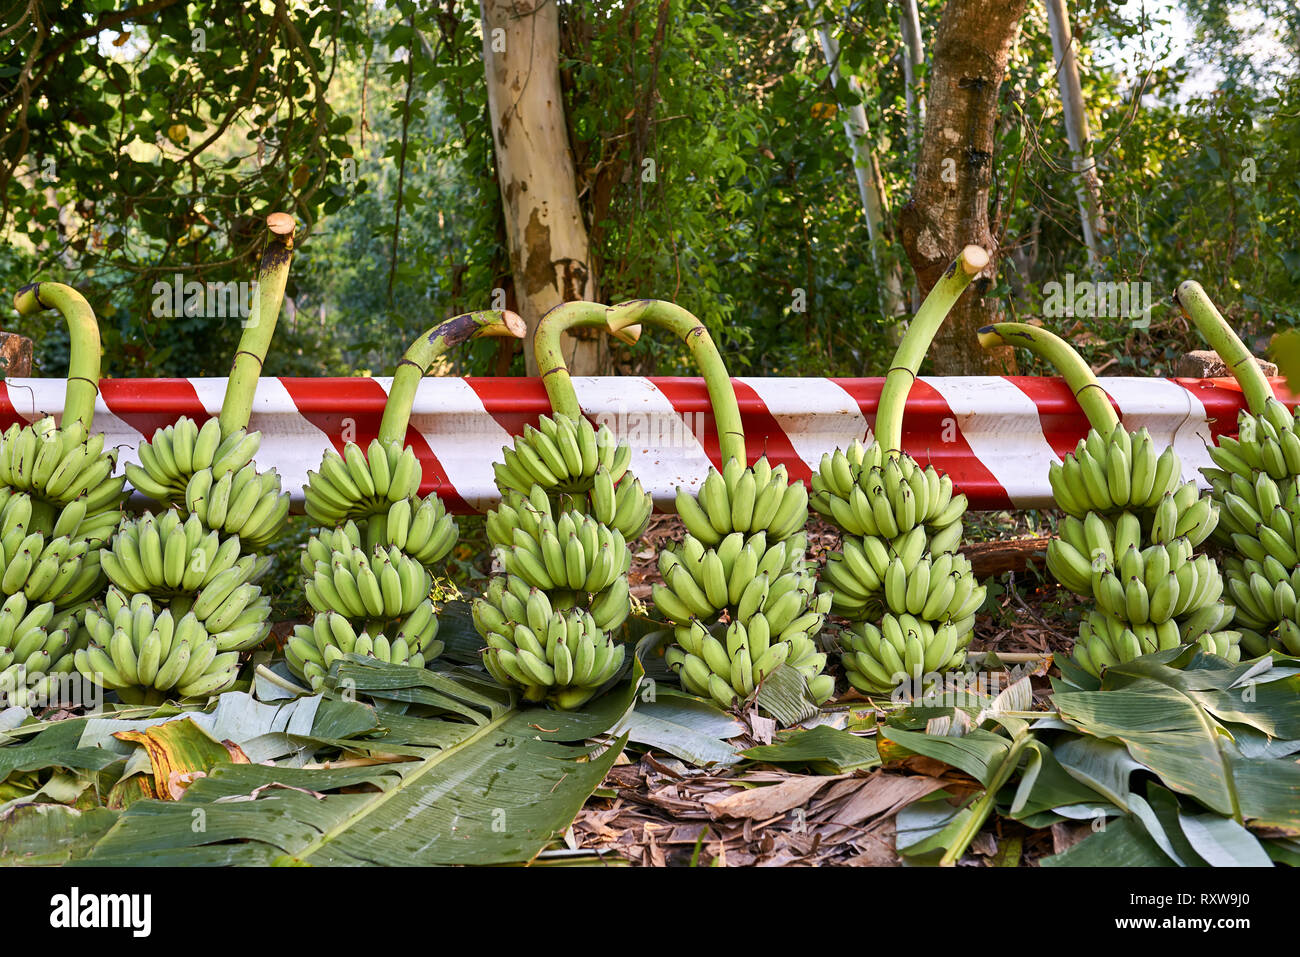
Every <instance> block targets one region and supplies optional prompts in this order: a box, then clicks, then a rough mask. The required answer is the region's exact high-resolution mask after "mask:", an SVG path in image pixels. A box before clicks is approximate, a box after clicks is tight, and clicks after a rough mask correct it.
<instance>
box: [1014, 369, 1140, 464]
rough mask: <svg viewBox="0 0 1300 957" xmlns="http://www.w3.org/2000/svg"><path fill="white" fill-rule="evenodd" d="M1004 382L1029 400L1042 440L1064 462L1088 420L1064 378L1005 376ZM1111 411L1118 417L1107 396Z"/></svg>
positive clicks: (1082, 436) (1082, 432)
mask: <svg viewBox="0 0 1300 957" xmlns="http://www.w3.org/2000/svg"><path fill="white" fill-rule="evenodd" d="M1006 380H1007V381H1008V382H1011V383H1013V384H1014V385H1015V386H1016V388H1018V389H1019V390H1020V391H1021V392H1023V393H1024V394H1025V395H1027V396H1028V397H1029V401H1031V402H1033V403H1034V405H1035V407H1037V409H1038V421H1039V423H1040V424H1041V425H1042V428H1043V437H1044V438H1045V439H1047V444H1048V445H1050V446H1051V447H1052V451H1053V452H1055V453H1056V456H1057V458H1060V459H1064V458H1065V456H1066V453H1068V452H1073V451H1074V449H1075V447H1076V446H1078V444H1079V441H1080V440H1081V439H1083V438H1086V437H1087V435H1088V429H1089V428H1090V426H1089V425H1088V417H1087V416H1086V415H1084V414H1083V408H1082V407H1081V406H1080V405H1079V402H1078V400H1077V399H1075V397H1074V393H1073V392H1071V391H1070V387H1069V386H1068V385H1066V384H1065V380H1064V379H1044V378H1040V377H1038V376H1018V375H1010V376H1006ZM1106 398H1107V399H1109V400H1110V404H1111V408H1113V409H1114V410H1115V412H1116V414H1119V406H1118V405H1116V404H1115V400H1114V399H1111V398H1110V396H1107V397H1106Z"/></svg>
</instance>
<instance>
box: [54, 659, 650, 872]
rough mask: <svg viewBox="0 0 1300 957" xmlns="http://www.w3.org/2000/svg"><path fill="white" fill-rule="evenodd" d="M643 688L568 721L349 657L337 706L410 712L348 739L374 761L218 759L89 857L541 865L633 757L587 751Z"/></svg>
mask: <svg viewBox="0 0 1300 957" xmlns="http://www.w3.org/2000/svg"><path fill="white" fill-rule="evenodd" d="M639 679H640V673H639V671H638V672H636V673H634V675H633V680H632V681H629V682H624V683H623V684H622V685H619V686H617V687H616V688H615V689H614V690H613V691H611V692H610V693H608V694H606V695H605V696H604V697H602V698H599V699H597V700H596V701H594V702H592V703H591V704H590V705H589V706H588V707H587V708H586V709H585V710H583V711H580V712H574V713H557V712H552V711H547V710H543V709H536V708H529V709H521V708H519V707H518V706H517V705H516V704H515V702H514V701H513V699H512V698H511V697H510V695H509V694H508V693H507V692H505V691H504V690H503V689H501V688H499V687H498V686H496V685H495V683H493V682H491V680H490V679H488V678H486V677H485V676H483V675H482V674H481V673H477V672H471V671H468V670H467V669H450V670H448V671H443V672H434V671H420V670H417V669H412V668H406V667H402V666H397V665H385V664H382V663H379V662H375V661H373V660H370V659H365V658H359V657H355V656H350V657H349V658H348V659H346V660H345V661H343V662H340V663H338V664H337V665H336V670H335V672H334V674H333V675H331V677H330V678H329V679H328V680H327V682H326V685H325V688H326V691H325V694H326V696H327V697H334V696H340V697H342V698H343V700H345V701H346V700H347V698H348V696H351V695H355V696H356V697H357V698H358V699H360V698H372V699H378V700H380V701H383V702H387V703H389V704H394V703H401V704H404V705H405V706H407V708H408V709H409V710H408V711H407V712H406V713H404V714H396V713H393V714H389V713H386V712H383V711H376V712H375V713H376V715H377V717H378V720H379V728H378V729H376V730H375V731H374V732H371V733H369V734H365V735H358V736H356V737H352V738H348V739H344V740H342V741H341V742H340V744H341V745H343V746H345V747H346V748H347V749H348V750H349V751H351V752H352V753H354V754H357V755H362V756H368V759H366V758H365V757H363V758H362V759H360V764H359V766H337V767H303V768H289V767H270V766H264V765H251V764H223V765H218V766H216V767H214V768H213V769H212V770H211V771H210V773H209V774H208V775H207V776H206V777H203V778H200V779H198V780H197V781H195V782H194V783H193V784H192V785H191V786H190V787H189V788H188V789H187V790H186V791H185V794H184V796H183V797H182V799H181V800H180V801H169V802H163V801H153V800H142V801H138V802H136V803H135V804H133V805H131V807H130V808H129V809H128V810H127V811H125V812H124V813H123V814H122V816H121V817H120V818H119V820H118V822H117V824H116V825H115V826H114V827H113V829H112V830H111V831H109V832H108V833H107V834H106V835H105V836H104V838H103V839H102V840H101V841H100V842H99V843H98V844H97V845H96V847H95V849H94V851H93V852H92V853H91V854H90V855H89V856H88V857H87V858H85V859H84V860H81V861H79V862H78V863H81V864H86V865H134V864H151V865H175V864H203V865H210V864H265V863H279V864H311V865H365V864H375V865H396V866H410V865H438V864H507V863H517V862H526V861H531V860H532V859H534V858H535V857H536V856H537V855H538V854H539V852H541V851H542V850H543V849H544V848H545V847H546V846H547V845H548V844H550V843H551V842H552V841H553V840H554V839H555V838H556V837H558V836H559V835H561V834H563V833H564V831H565V830H566V829H567V828H568V826H569V825H570V824H571V823H572V821H573V818H574V817H575V815H576V814H577V812H578V810H579V809H580V808H581V807H582V804H583V803H584V802H585V801H586V799H587V798H588V797H589V796H590V795H591V793H592V792H593V791H594V790H595V789H596V787H597V786H598V785H599V784H600V783H601V781H602V780H603V779H604V776H605V774H606V772H607V771H608V770H609V768H610V767H611V766H612V765H613V763H614V760H615V759H616V758H617V756H618V754H619V753H620V752H621V750H622V747H623V744H624V742H625V740H626V739H625V738H620V739H618V740H615V741H613V742H612V743H606V744H604V745H601V746H598V747H593V746H590V745H586V744H582V743H581V742H584V741H586V740H587V739H589V738H593V737H596V736H599V735H604V734H606V733H607V732H608V731H609V729H610V728H612V727H614V726H615V725H616V724H617V722H618V721H619V720H620V719H621V718H622V717H623V716H624V714H625V713H626V712H627V711H628V709H629V708H630V707H631V706H632V703H633V700H634V694H635V690H636V685H637V682H638V681H639ZM358 706H361V707H365V706H363V705H358ZM385 722H388V723H390V724H392V725H394V730H393V731H390V730H389V729H387V728H385V727H384V724H385ZM390 737H392V738H395V739H396V741H393V740H388V739H389V738H390ZM416 741H419V742H421V743H419V744H416V743H414V742H416ZM575 742H576V743H575ZM380 756H383V757H382V759H381V757H380ZM394 757H397V758H402V757H407V758H410V760H393V758H394ZM340 764H341V765H348V764H349V762H347V761H343V762H340Z"/></svg>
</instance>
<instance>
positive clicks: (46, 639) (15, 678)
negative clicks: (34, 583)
mask: <svg viewBox="0 0 1300 957" xmlns="http://www.w3.org/2000/svg"><path fill="white" fill-rule="evenodd" d="M83 637H84V635H83V633H82V632H81V630H80V627H79V625H78V623H77V617H76V615H75V614H71V613H67V612H65V613H61V614H56V612H55V610H54V603H53V602H49V601H47V602H42V603H40V604H35V605H34V604H33V603H32V602H29V601H28V599H27V596H26V595H24V594H23V593H22V592H16V593H14V594H12V595H10V596H9V597H8V598H7V599H6V600H5V602H4V604H3V605H2V606H0V704H3V706H4V707H10V706H13V705H17V706H18V707H25V706H26V704H27V702H28V700H29V697H28V696H29V695H30V696H32V698H33V699H35V698H37V697H40V696H41V692H42V690H43V688H44V685H43V682H44V681H46V680H47V678H48V676H50V675H53V674H59V673H62V672H67V671H70V670H71V669H72V667H73V653H74V651H75V649H76V646H77V644H78V643H79V639H80V638H83ZM46 700H48V699H46Z"/></svg>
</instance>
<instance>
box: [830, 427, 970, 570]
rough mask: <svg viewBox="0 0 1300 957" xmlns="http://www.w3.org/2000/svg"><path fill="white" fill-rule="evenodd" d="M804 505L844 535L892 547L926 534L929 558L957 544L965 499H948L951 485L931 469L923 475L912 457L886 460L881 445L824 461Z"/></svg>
mask: <svg viewBox="0 0 1300 957" xmlns="http://www.w3.org/2000/svg"><path fill="white" fill-rule="evenodd" d="M808 504H810V505H811V506H812V507H813V510H814V511H816V512H817V513H818V514H820V515H821V516H822V517H823V518H825V519H826V520H827V521H829V522H831V523H833V524H834V525H836V526H837V527H838V528H839V529H840V530H841V531H842V532H844V534H845V535H852V536H855V537H862V536H871V537H873V538H883V539H885V541H886V543H888V542H892V541H893V540H895V539H897V538H898V537H899V536H900V535H906V534H908V533H909V532H911V531H912V530H913V529H915V528H918V527H922V528H924V529H925V538H926V541H927V542H928V549H929V551H930V552H931V553H933V554H936V555H937V554H939V553H941V552H948V551H954V550H956V548H957V546H958V545H960V544H961V533H962V516H963V515H965V514H966V496H965V495H953V494H952V479H950V478H948V476H946V475H943V476H941V475H940V474H939V473H938V472H937V471H935V468H934V466H933V465H931V466H927V467H926V468H924V469H922V468H921V467H920V465H918V464H917V462H916V460H915V459H913V458H912V457H911V456H910V455H906V454H898V455H890V456H886V455H885V453H884V451H883V450H882V449H881V447H880V445H879V444H876V443H873V444H872V445H870V446H866V447H864V446H863V445H862V443H861V442H857V441H855V442H854V443H853V444H852V445H850V446H849V447H848V449H844V450H841V449H836V450H835V451H834V452H833V453H831V452H828V453H826V454H825V455H823V456H822V460H821V464H820V465H819V467H818V469H817V471H816V472H814V473H813V476H812V495H811V496H810V497H809V500H808Z"/></svg>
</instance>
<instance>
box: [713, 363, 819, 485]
mask: <svg viewBox="0 0 1300 957" xmlns="http://www.w3.org/2000/svg"><path fill="white" fill-rule="evenodd" d="M731 384H732V386H734V387H735V390H736V402H737V403H738V404H739V405H740V421H741V423H742V425H743V426H744V429H745V438H746V445H745V451H746V453H747V456H748V458H749V463H748V464H750V465H753V464H754V463H755V462H757V461H758V460H759V458H760V457H762V456H764V455H766V456H767V460H768V461H769V462H770V463H772V464H773V465H777V464H778V463H779V464H782V465H784V466H785V470H786V474H787V475H788V476H789V478H790V481H791V482H795V481H798V480H799V479H803V480H804V481H805V482H807V481H808V480H809V479H810V478H812V470H811V469H809V468H808V463H807V462H805V461H804V460H803V459H802V458H801V457H800V455H799V453H798V452H797V451H796V450H795V447H794V444H793V443H792V442H791V441H790V437H789V436H788V435H786V434H785V429H783V428H781V423H780V422H778V421H777V420H776V416H774V415H773V414H772V413H771V411H769V410H768V407H767V403H766V402H764V401H763V399H762V398H761V397H760V396H759V394H758V393H757V392H756V391H754V388H753V386H750V385H747V384H746V383H744V382H737V381H736V380H735V379H732V380H731ZM828 451H829V450H828Z"/></svg>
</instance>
